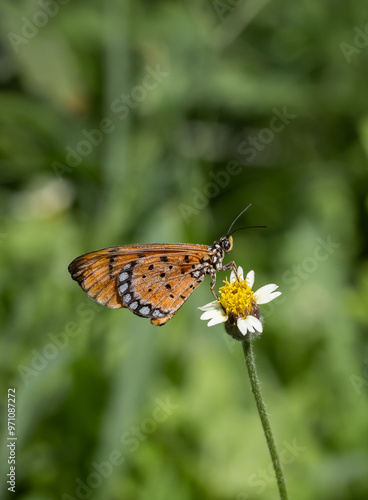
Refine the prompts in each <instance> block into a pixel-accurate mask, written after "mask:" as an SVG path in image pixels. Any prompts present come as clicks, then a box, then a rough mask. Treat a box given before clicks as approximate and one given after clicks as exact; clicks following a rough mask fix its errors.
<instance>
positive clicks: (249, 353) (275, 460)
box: [242, 339, 288, 500]
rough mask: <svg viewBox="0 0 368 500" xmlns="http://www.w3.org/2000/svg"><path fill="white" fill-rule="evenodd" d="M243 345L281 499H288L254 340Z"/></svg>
mask: <svg viewBox="0 0 368 500" xmlns="http://www.w3.org/2000/svg"><path fill="white" fill-rule="evenodd" d="M242 345H243V352H244V358H245V363H246V365H247V370H248V374H249V378H250V385H251V388H252V392H253V395H254V399H255V400H256V405H257V409H258V413H259V416H260V418H261V422H262V427H263V431H264V433H265V436H266V441H267V445H268V449H269V450H270V455H271V459H272V464H273V468H274V470H275V474H276V480H277V486H278V488H279V493H280V499H281V500H287V498H288V495H287V491H286V483H285V478H284V474H283V472H282V467H281V462H280V457H279V454H278V452H277V447H276V442H275V438H274V437H273V434H272V429H271V425H270V421H269V420H268V415H267V411H266V405H265V403H264V400H263V396H262V392H261V387H260V384H259V380H258V376H257V370H256V365H255V361H254V354H253V349H252V341H251V340H249V339H245V340H243V341H242Z"/></svg>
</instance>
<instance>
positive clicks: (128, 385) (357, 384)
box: [0, 0, 368, 500]
mask: <svg viewBox="0 0 368 500" xmlns="http://www.w3.org/2000/svg"><path fill="white" fill-rule="evenodd" d="M365 10H366V3H365V2H363V0H355V1H354V2H351V3H349V4H348V3H346V2H345V3H341V2H335V3H333V4H331V3H327V2H319V3H317V2H312V3H311V2H305V1H303V2H298V3H295V2H291V1H281V2H267V1H264V2H259V1H258V2H256V1H247V2H246V1H243V2H242V1H238V2H231V1H230V0H224V1H216V0H213V1H210V0H201V1H196V2H194V1H189V2H167V1H164V0H157V1H155V2H148V1H143V0H140V1H137V2H132V1H130V2H129V1H126V2H118V1H116V0H115V1H110V2H105V3H103V2H95V1H89V2H87V1H80V2H67V1H64V2H62V1H61V0H48V1H46V0H45V1H43V2H38V1H35V0H32V1H28V2H21V3H19V2H11V1H9V0H4V1H3V2H2V6H1V11H2V16H1V20H2V29H1V43H2V50H1V59H0V61H1V73H0V75H1V87H2V88H1V93H0V107H1V110H2V112H1V114H0V127H1V135H0V151H1V163H2V168H1V180H2V182H1V187H0V189H1V196H0V203H1V209H2V210H1V214H2V215H1V223H2V224H1V230H0V250H1V252H0V259H1V265H0V273H1V280H0V283H1V303H0V307H1V313H2V314H1V317H2V318H3V326H2V329H1V331H2V334H1V348H0V368H1V379H0V380H1V394H2V401H3V405H2V411H1V417H0V418H1V421H2V427H3V429H4V432H2V433H1V436H2V440H1V453H2V460H1V477H2V478H4V477H5V475H6V473H7V472H8V464H7V453H8V451H7V448H6V418H7V414H6V403H5V401H6V393H7V388H8V387H13V386H15V387H16V400H17V407H16V412H17V413H16V418H17V419H16V434H17V437H18V441H17V465H16V484H17V486H16V488H17V497H18V498H20V499H22V500H33V499H37V500H49V499H50V500H51V499H54V498H62V499H63V500H65V499H71V498H73V499H74V498H90V499H94V500H95V499H121V498H129V499H139V500H144V499H146V498H147V499H148V498H149V499H152V498H154V499H164V498H172V497H173V492H175V498H176V499H177V500H181V499H183V500H184V499H189V498H190V499H196V498H200V499H202V500H203V499H211V500H217V499H218V500H230V499H236V500H243V499H246V498H258V499H260V500H268V499H271V498H272V499H273V498H275V497H276V491H277V490H276V485H275V482H274V479H273V477H272V473H271V472H270V462H269V457H268V454H267V448H266V444H265V442H264V437H263V435H262V432H261V427H260V423H259V420H258V418H257V414H256V409H255V406H254V402H253V400H252V398H251V395H250V392H249V390H248V387H249V382H248V381H247V378H246V372H245V368H244V363H243V360H242V353H241V345H240V344H237V343H235V342H233V341H232V340H231V339H230V337H226V335H225V333H224V331H223V328H222V327H221V326H219V327H216V328H211V329H208V328H207V327H206V326H205V324H204V323H203V322H200V321H199V315H200V314H199V311H197V309H196V308H197V306H200V305H203V304H205V303H207V302H209V300H211V294H210V291H209V281H207V279H208V278H207V279H206V281H205V284H202V286H201V287H200V288H199V289H198V290H196V292H195V293H194V294H193V296H192V297H191V298H190V300H189V301H188V302H187V303H186V304H185V306H184V307H183V308H182V309H181V310H180V311H179V313H178V314H177V315H176V316H175V317H174V318H173V319H172V320H171V321H170V322H169V323H168V324H167V325H166V326H164V327H162V328H154V327H152V326H151V325H150V324H149V322H148V321H145V320H143V319H140V318H138V317H136V316H134V315H132V314H130V313H129V312H128V311H126V310H123V311H113V310H108V309H105V308H102V307H100V306H98V305H96V304H94V303H93V302H92V301H91V300H89V299H88V298H87V297H86V296H85V295H84V294H83V293H82V291H81V290H80V289H79V287H77V286H76V284H75V283H73V282H72V281H71V280H70V277H69V275H68V272H67V266H68V264H69V262H70V261H71V260H72V259H73V258H75V257H76V256H77V255H80V254H81V253H84V252H87V251H90V250H94V249H97V248H102V247H105V246H110V245H115V244H124V243H134V242H157V241H162V242H175V241H183V242H188V243H203V244H211V243H212V242H213V241H214V240H215V239H218V238H219V237H220V236H222V235H224V234H225V233H226V230H227V228H228V226H229V224H230V223H231V221H232V220H233V218H234V217H235V216H236V215H237V214H238V213H239V212H240V211H241V210H242V209H243V208H244V207H245V206H246V205H247V204H248V203H250V202H251V203H252V207H251V209H249V210H248V212H246V214H245V215H244V216H243V217H242V221H239V223H240V225H260V224H267V225H268V226H269V229H267V230H264V229H252V230H248V231H241V232H238V233H236V234H235V235H234V241H235V243H234V250H233V253H232V254H231V257H233V258H234V260H235V261H236V262H237V264H238V265H242V266H243V267H244V269H245V272H247V271H248V270H250V269H254V270H255V271H256V274H257V284H258V285H259V286H262V285H263V284H266V283H270V282H271V283H272V282H274V283H277V284H279V285H280V289H281V291H282V292H283V295H282V297H280V299H277V300H276V301H275V303H272V304H270V305H269V306H265V307H264V308H263V311H264V313H265V314H264V316H265V327H264V333H263V335H262V337H261V339H260V340H259V341H257V342H256V343H255V345H254V349H255V351H256V354H257V361H258V371H259V376H260V378H261V380H262V389H263V392H264V393H265V398H266V401H268V411H269V413H270V418H271V421H272V424H273V428H274V432H275V435H276V437H277V439H278V443H279V448H280V452H281V456H282V457H284V458H283V461H284V469H285V474H286V479H287V484H288V488H289V495H290V498H297V499H298V500H304V499H310V498H324V499H326V500H329V499H331V500H332V499H333V500H336V499H339V500H348V499H349V500H360V499H363V498H367V496H368V481H367V474H366V464H367V459H368V453H367V444H368V443H367V436H368V421H367V417H366V415H367V409H368V402H367V386H368V355H367V347H366V345H367V342H366V331H367V328H366V325H367V319H368V318H367V310H368V307H367V305H368V304H367V297H368V262H367V248H368V246H367V243H368V240H367V218H366V217H367V207H368V199H367V177H368V174H367V153H368V114H367V99H366V84H367V83H366V82H367V77H368V69H367V68H368V66H367V50H366V47H367V46H368V35H367V30H366V27H365V21H364V19H365V15H364V13H365ZM222 279H225V275H219V276H218V280H219V281H218V285H219V286H220V284H221V282H222ZM4 483H5V481H3V484H2V488H3V490H4V492H5V491H6V486H7V485H6V484H4ZM2 494H3V493H2Z"/></svg>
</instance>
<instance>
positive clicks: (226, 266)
mask: <svg viewBox="0 0 368 500" xmlns="http://www.w3.org/2000/svg"><path fill="white" fill-rule="evenodd" d="M229 269H232V270H233V271H234V273H235V276H236V278H237V280H238V281H239V278H238V268H237V267H236V264H235V262H234V261H233V260H232V261H231V262H229V263H228V264H226V265H225V266H222V269H221V271H228V270H229Z"/></svg>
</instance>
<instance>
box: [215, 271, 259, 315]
mask: <svg viewBox="0 0 368 500" xmlns="http://www.w3.org/2000/svg"><path fill="white" fill-rule="evenodd" d="M224 283H225V285H224V286H223V287H221V288H220V290H219V292H220V295H221V298H220V300H219V302H220V304H221V305H222V307H224V309H225V311H226V313H227V314H228V315H230V314H231V315H234V316H241V317H244V316H247V315H248V314H249V313H250V312H251V310H252V305H253V304H254V302H255V296H254V293H253V292H252V289H251V287H250V286H249V285H248V283H247V281H246V280H239V281H238V280H236V281H234V282H233V283H229V281H228V280H227V278H226V280H225V281H224Z"/></svg>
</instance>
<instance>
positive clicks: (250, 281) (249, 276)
mask: <svg viewBox="0 0 368 500" xmlns="http://www.w3.org/2000/svg"><path fill="white" fill-rule="evenodd" d="M245 279H246V280H247V283H248V285H249V286H250V288H252V287H253V285H254V271H249V273H248V274H247V277H246V278H245Z"/></svg>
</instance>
